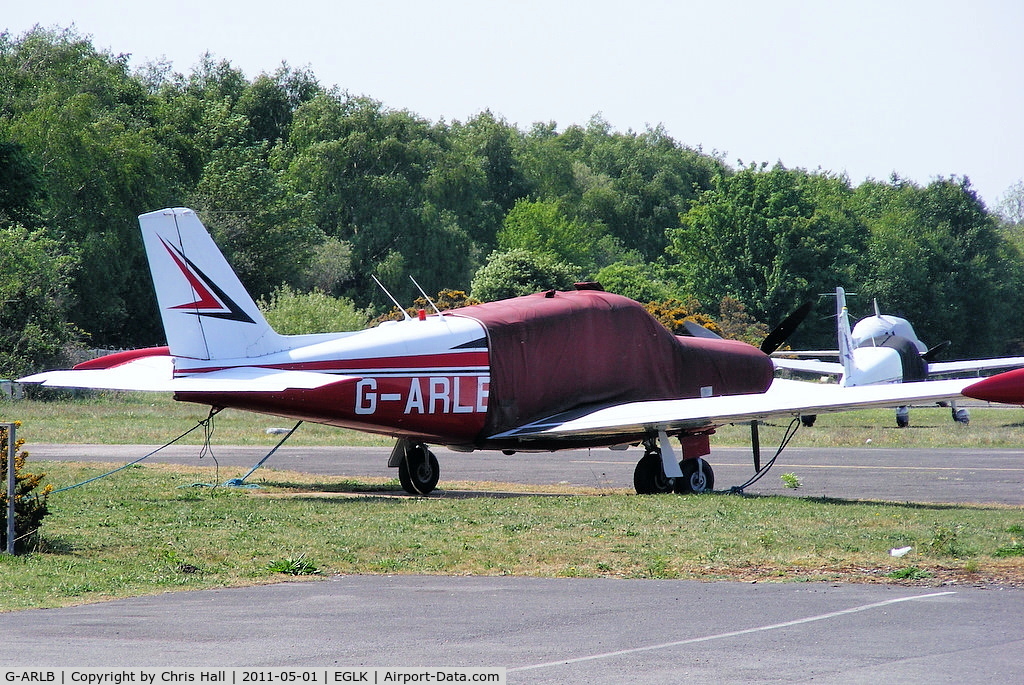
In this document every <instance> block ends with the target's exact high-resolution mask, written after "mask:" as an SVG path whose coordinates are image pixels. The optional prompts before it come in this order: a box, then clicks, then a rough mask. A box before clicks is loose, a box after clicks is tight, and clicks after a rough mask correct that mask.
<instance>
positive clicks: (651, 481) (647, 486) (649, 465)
mask: <svg viewBox="0 0 1024 685" xmlns="http://www.w3.org/2000/svg"><path fill="white" fill-rule="evenodd" d="M675 480H676V479H675V478H669V477H668V476H666V475H665V469H664V468H663V467H662V465H661V451H660V450H656V449H654V450H651V449H649V450H647V452H646V453H644V456H643V457H641V458H640V461H638V462H637V464H636V469H635V470H634V471H633V487H634V488H635V489H636V494H638V495H662V494H665V493H667V492H672V489H673V488H674V487H675Z"/></svg>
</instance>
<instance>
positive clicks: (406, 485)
mask: <svg viewBox="0 0 1024 685" xmlns="http://www.w3.org/2000/svg"><path fill="white" fill-rule="evenodd" d="M440 477H441V468H440V466H439V465H438V463H437V457H435V456H434V453H433V452H431V451H430V450H429V449H427V446H426V445H424V444H421V443H418V444H415V445H410V446H409V448H408V449H407V450H406V451H405V458H404V459H402V461H401V462H400V463H399V464H398V480H399V482H401V483H402V488H403V489H404V490H405V491H406V492H408V493H409V494H410V495H429V494H430V493H431V492H433V490H434V488H435V487H437V481H438V479H439V478H440Z"/></svg>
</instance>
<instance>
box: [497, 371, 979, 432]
mask: <svg viewBox="0 0 1024 685" xmlns="http://www.w3.org/2000/svg"><path fill="white" fill-rule="evenodd" d="M976 381H977V379H969V378H964V379H955V380H945V381H924V382H917V383H893V384H887V385H865V386H857V387H848V388H844V387H840V386H837V385H823V384H819V383H808V382H803V381H790V380H783V379H776V380H775V381H774V382H773V383H772V385H771V387H770V388H769V389H768V391H767V392H764V393H758V394H752V395H729V396H722V397H707V398H693V399H681V400H655V401H648V402H630V403H626V404H619V405H614V406H610V407H603V408H595V409H592V410H586V411H578V410H577V411H572V412H565V413H563V414H557V415H555V416H551V417H549V418H546V419H542V420H540V421H534V422H533V423H530V424H527V425H524V426H520V427H518V428H515V429H512V430H509V431H506V432H504V433H500V434H498V435H493V436H491V438H490V439H493V440H502V439H517V440H530V439H538V440H539V439H551V438H555V439H557V438H562V437H564V438H573V437H579V436H580V435H592V436H614V435H623V436H629V435H636V434H640V433H653V432H656V431H667V432H672V431H680V430H698V429H702V428H709V427H713V426H721V425H724V424H727V423H740V422H744V421H754V420H764V419H768V418H772V417H780V416H800V415H802V414H827V413H830V412H838V411H849V410H854V409H867V408H871V407H895V406H901V405H906V404H910V403H912V402H939V401H943V400H952V399H962V398H963V395H962V394H961V390H963V389H964V388H965V387H966V386H968V385H970V384H971V383H972V382H976Z"/></svg>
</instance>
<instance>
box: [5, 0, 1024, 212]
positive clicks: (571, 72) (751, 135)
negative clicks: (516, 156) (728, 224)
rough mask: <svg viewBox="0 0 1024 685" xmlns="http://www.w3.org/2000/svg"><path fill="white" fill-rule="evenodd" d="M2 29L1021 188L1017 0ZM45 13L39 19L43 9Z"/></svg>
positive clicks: (254, 3) (450, 10) (519, 115)
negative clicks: (59, 30)
mask: <svg viewBox="0 0 1024 685" xmlns="http://www.w3.org/2000/svg"><path fill="white" fill-rule="evenodd" d="M5 4H9V5H10V6H7V7H5V8H4V10H3V12H2V13H0V27H2V28H4V29H6V30H8V31H9V32H11V33H12V34H15V35H18V34H21V33H23V32H24V31H26V30H28V29H29V28H31V27H32V26H33V25H34V24H41V25H43V26H55V25H56V26H62V27H67V26H71V25H72V24H73V25H74V26H75V27H76V28H77V30H78V31H79V32H80V33H82V34H84V35H87V36H90V37H91V38H92V41H93V44H94V45H95V46H96V47H97V48H99V49H108V50H110V51H111V52H113V53H115V54H120V53H127V54H130V55H131V63H132V65H133V66H139V65H141V64H143V63H145V62H147V61H152V60H160V59H166V60H168V61H170V62H171V63H172V64H173V67H174V69H175V70H176V71H180V72H188V71H189V70H190V69H191V68H192V66H193V65H195V64H196V63H197V61H198V60H199V58H200V56H201V55H202V54H203V53H204V52H206V51H209V52H211V53H213V54H214V55H215V56H216V57H218V58H224V59H227V60H229V61H231V62H232V64H234V65H235V66H236V67H238V68H240V69H242V70H243V71H244V72H245V73H246V75H247V76H249V77H250V78H251V77H253V76H255V75H257V74H259V73H260V72H262V71H273V70H274V69H275V68H276V67H277V66H278V65H280V64H281V62H282V61H285V62H287V63H288V64H289V65H291V66H293V67H309V68H310V69H311V70H312V71H313V73H314V74H315V75H316V76H317V78H318V79H319V80H320V82H321V83H322V84H323V85H326V86H332V85H337V86H338V87H339V88H341V89H343V90H347V91H349V92H350V93H353V94H360V95H368V96H370V97H372V98H374V99H377V100H380V101H381V102H383V103H384V104H385V105H386V106H388V107H391V108H395V109H408V110H411V111H413V112H416V113H417V114H419V115H421V116H423V117H426V118H428V119H431V120H434V121H436V120H438V119H442V118H443V119H445V120H447V121H452V120H463V121H464V120H466V119H467V118H469V117H472V116H473V115H475V114H477V113H478V112H480V111H482V110H484V109H490V110H491V111H492V112H494V113H496V114H498V115H500V116H502V117H504V118H505V119H507V120H508V121H509V122H511V123H514V124H516V125H518V126H519V127H520V128H524V129H526V128H529V126H530V125H531V124H532V123H534V122H537V121H543V122H549V121H554V122H556V123H557V124H558V126H559V128H560V129H563V128H565V127H566V126H568V125H570V124H585V123H586V122H587V121H588V120H589V119H590V118H591V117H592V116H593V115H595V114H599V115H600V116H601V117H603V118H604V119H605V120H606V121H607V122H608V123H609V124H610V125H611V126H612V127H613V128H614V129H616V130H622V131H624V130H628V129H632V130H635V131H640V130H643V129H644V128H645V127H646V126H648V125H650V126H654V125H658V124H661V125H663V126H664V128H665V129H666V131H667V132H668V134H669V135H671V136H672V137H673V138H675V139H676V140H678V141H679V142H681V143H683V144H686V145H689V146H693V147H697V146H700V147H702V148H703V149H704V151H706V152H712V151H716V152H719V153H722V154H723V155H724V158H725V160H726V161H727V162H728V163H730V164H732V165H733V166H736V165H737V163H738V162H737V161H738V160H742V161H743V162H744V163H750V162H755V163H760V162H769V163H774V162H776V161H781V162H782V163H783V164H785V165H786V166H789V167H803V168H806V169H811V170H814V169H819V168H820V169H824V170H829V171H833V172H837V173H846V174H848V175H849V177H850V180H851V181H852V182H853V183H854V184H856V183H859V182H861V181H863V180H864V179H865V178H868V177H873V178H878V179H883V180H884V179H888V177H889V175H890V174H891V173H893V172H897V173H898V174H900V176H902V177H904V178H908V179H911V180H914V181H916V182H918V183H927V182H929V181H930V180H931V179H933V178H936V177H939V176H950V175H953V174H956V175H966V176H968V177H969V178H970V179H971V182H972V184H973V186H974V188H975V189H976V190H977V191H978V192H979V194H980V195H981V196H982V198H983V199H984V200H985V202H986V203H987V204H988V205H989V206H990V207H991V206H993V205H994V204H995V203H996V201H997V200H998V199H999V198H1000V197H1001V196H1002V194H1003V193H1004V192H1005V191H1006V190H1007V189H1008V188H1009V187H1010V186H1011V185H1013V184H1014V183H1016V182H1017V181H1019V180H1021V179H1022V178H1024V126H1022V125H1021V119H1022V113H1024V40H1021V36H1022V35H1024V3H1019V2H1016V1H1014V0H1003V1H996V0H976V1H975V2H972V3H969V4H968V3H962V2H950V1H948V0H931V1H928V2H925V1H920V0H904V1H893V0H888V1H877V0H863V1H858V2H812V1H795V0H782V1H779V2H764V1H760V2H757V1H742V0H725V1H723V2H714V3H711V2H708V3H691V2H682V1H679V0H676V1H674V2H661V1H658V0H631V1H629V2H609V1H607V0H590V1H586V2H584V1H566V2H557V1H556V0H545V1H544V2H540V1H537V0H520V1H517V2H494V1H491V2H488V1H487V0H475V1H472V2H466V1H462V0H435V1H433V2H431V1H429V0H422V1H419V2H408V1H403V0H378V1H373V0H361V1H359V2H351V1H349V0H339V1H334V2H332V1H329V0H292V1H291V2H281V1H280V0H276V1H275V2H269V1H267V0H248V1H247V2H228V1H224V0H181V1H178V2H173V3H144V2H138V1H137V0H136V1H135V2H121V1H116V0H90V1H89V2H81V1H80V0H44V2H41V3H27V2H19V3H16V4H15V3H10V2H9V3H5ZM32 5H34V6H32Z"/></svg>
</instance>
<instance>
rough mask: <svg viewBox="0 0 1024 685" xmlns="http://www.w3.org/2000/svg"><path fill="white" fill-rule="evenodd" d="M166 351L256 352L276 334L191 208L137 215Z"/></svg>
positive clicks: (217, 355)
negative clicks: (166, 347) (167, 348)
mask: <svg viewBox="0 0 1024 685" xmlns="http://www.w3.org/2000/svg"><path fill="white" fill-rule="evenodd" d="M139 226H140V227H141V228H142V238H143V241H144V242H145V246H146V257H147V258H148V259H149V268H150V271H151V272H152V274H153V286H154V287H155V289H156V296H157V303H158V305H159V307H160V316H161V318H162V319H163V324H164V332H165V333H166V334H167V345H168V347H170V353H171V354H172V355H173V356H176V357H190V358H193V359H237V358H244V357H258V356H262V355H264V354H268V353H270V352H276V351H279V350H281V349H283V347H284V345H283V344H282V343H283V338H282V336H279V335H277V334H276V333H275V332H274V331H273V329H271V328H270V324H268V323H267V321H266V319H264V318H263V315H262V314H261V313H260V311H259V308H258V307H257V306H256V303H255V302H253V299H252V297H251V296H250V295H249V293H248V292H246V290H245V287H244V286H243V285H242V283H241V281H239V280H238V276H236V275H235V272H234V271H233V270H232V268H231V266H230V265H229V264H228V262H227V260H226V259H225V258H224V255H223V254H221V251H220V249H218V248H217V245H216V243H214V242H213V239H212V238H211V237H210V234H209V233H208V232H207V230H206V228H205V227H204V226H203V224H202V223H201V222H200V221H199V217H197V216H196V214H195V212H193V211H192V210H191V209H185V208H181V207H179V208H175V209H161V210H158V211H156V212H150V213H148V214H143V215H141V216H140V217H139Z"/></svg>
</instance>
